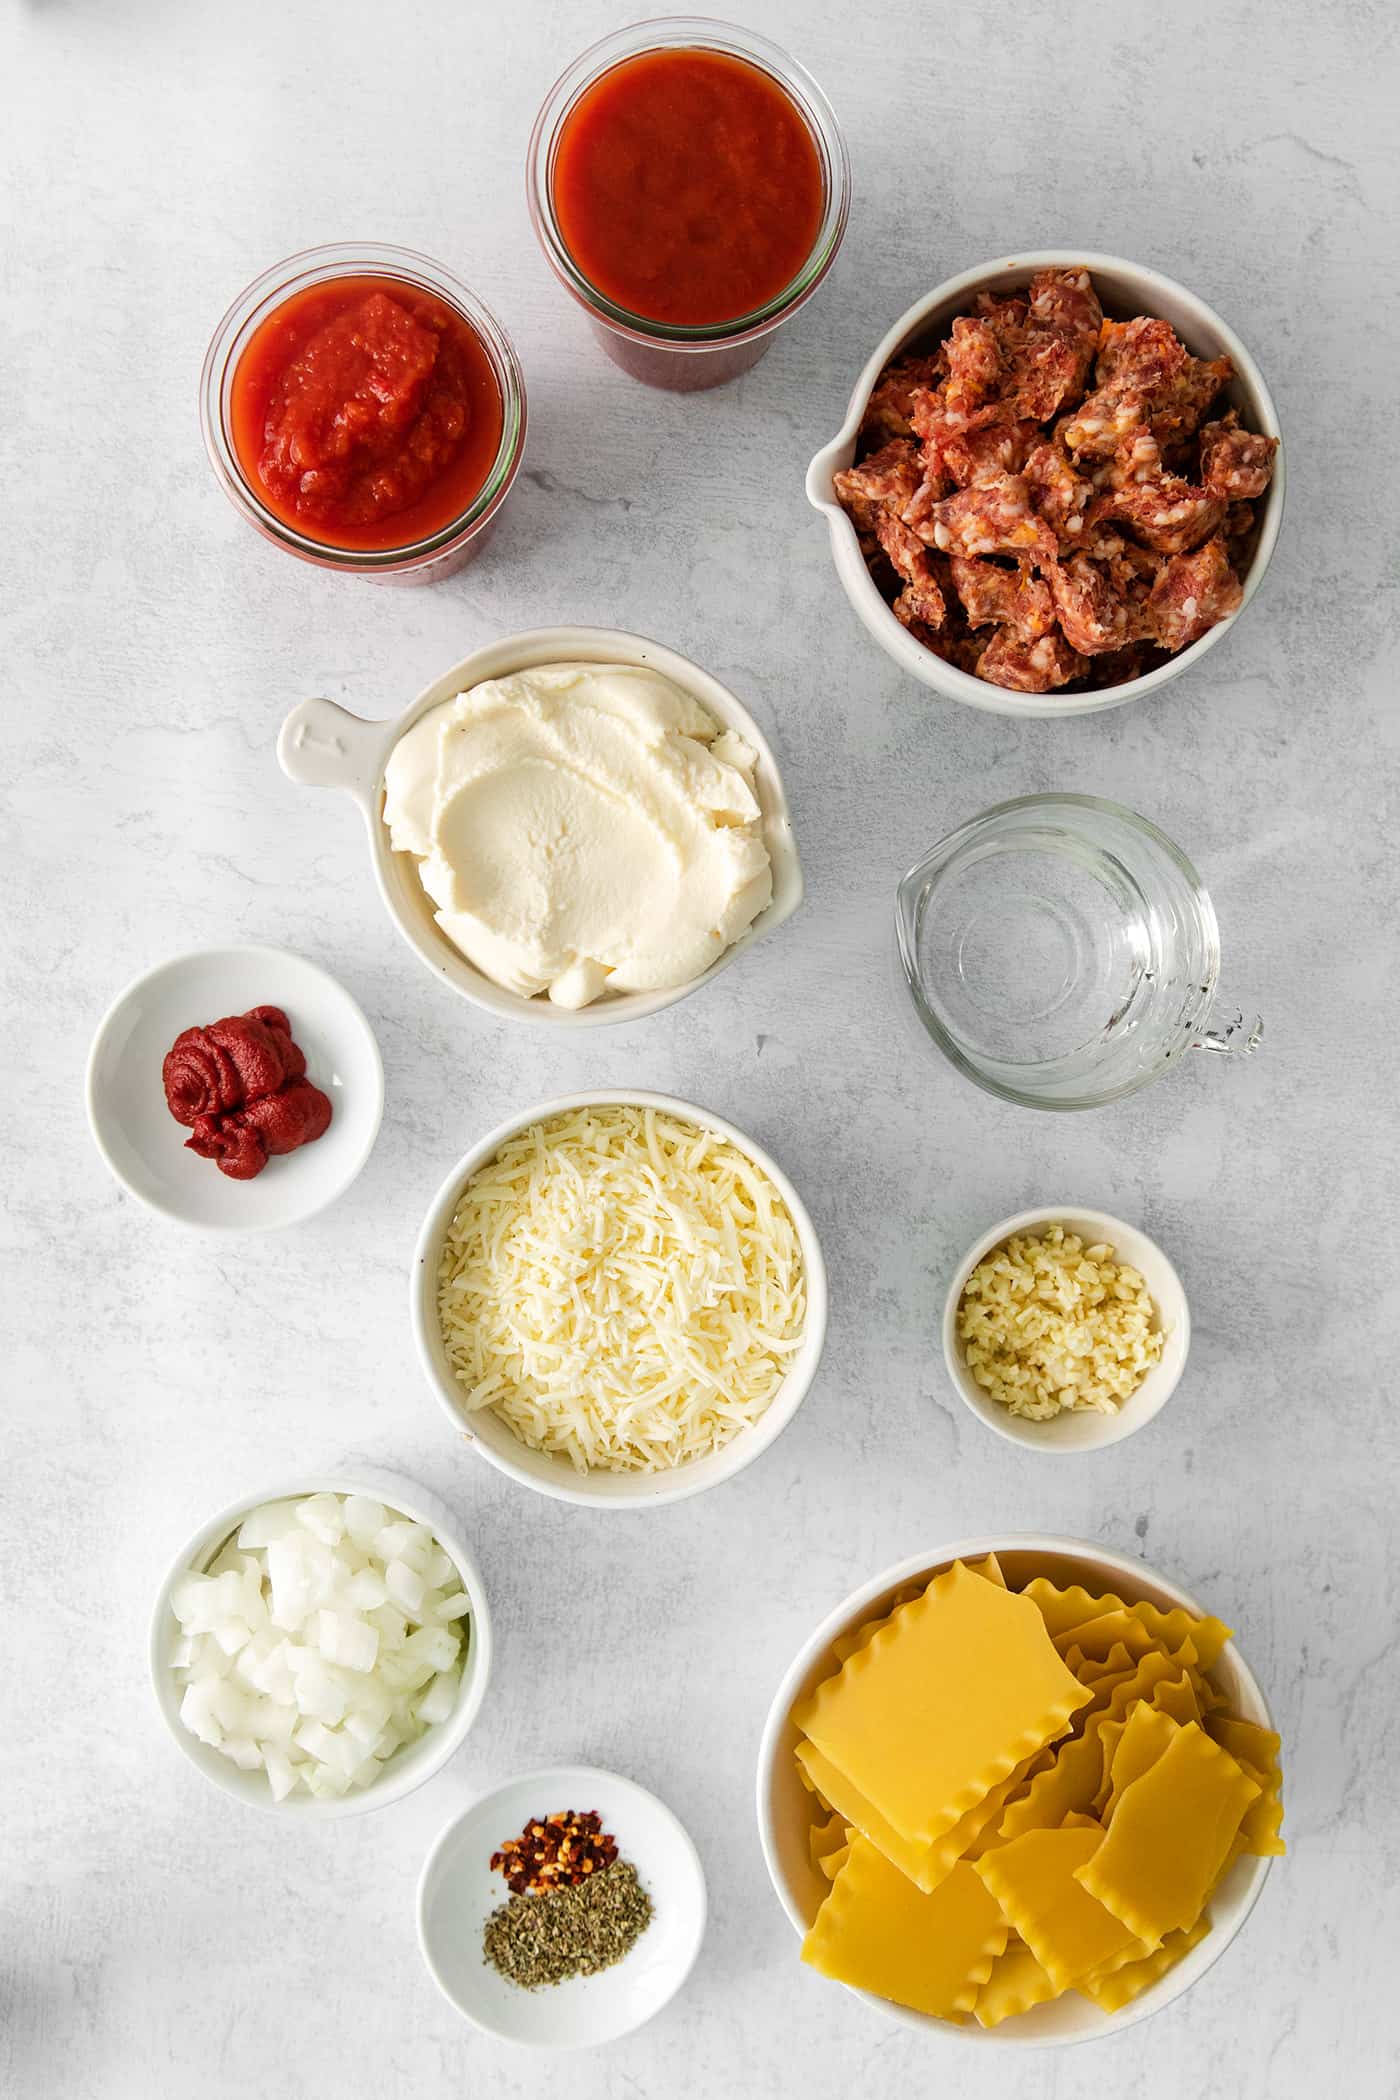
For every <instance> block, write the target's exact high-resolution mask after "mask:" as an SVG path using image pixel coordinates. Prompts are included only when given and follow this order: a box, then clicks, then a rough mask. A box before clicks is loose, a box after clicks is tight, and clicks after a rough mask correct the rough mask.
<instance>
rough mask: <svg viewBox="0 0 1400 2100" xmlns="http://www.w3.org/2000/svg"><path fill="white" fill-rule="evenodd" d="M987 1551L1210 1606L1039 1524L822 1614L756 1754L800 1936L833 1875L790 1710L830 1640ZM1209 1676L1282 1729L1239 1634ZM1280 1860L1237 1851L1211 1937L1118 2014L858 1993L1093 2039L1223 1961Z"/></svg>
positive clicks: (1126, 1594) (952, 1554) (813, 1681)
mask: <svg viewBox="0 0 1400 2100" xmlns="http://www.w3.org/2000/svg"><path fill="white" fill-rule="evenodd" d="M981 1553H995V1554H996V1555H997V1557H998V1558H999V1560H1000V1561H1001V1564H1002V1567H1003V1569H1004V1571H1005V1573H1006V1576H1007V1579H1008V1581H1009V1582H1010V1584H1011V1586H1012V1588H1013V1589H1015V1588H1019V1587H1020V1586H1021V1585H1022V1584H1023V1583H1025V1582H1027V1581H1029V1580H1030V1578H1031V1576H1032V1575H1048V1576H1049V1577H1050V1578H1051V1579H1052V1580H1053V1581H1056V1582H1060V1583H1065V1584H1068V1583H1071V1582H1082V1583H1083V1584H1084V1585H1085V1587H1086V1588H1088V1589H1091V1590H1095V1591H1098V1592H1103V1591H1105V1590H1112V1591H1114V1592H1115V1593H1116V1594H1117V1595H1119V1596H1121V1597H1123V1598H1124V1599H1125V1600H1126V1601H1127V1602H1128V1603H1130V1604H1131V1603H1137V1602H1139V1601H1140V1600H1142V1599H1144V1598H1145V1599H1147V1600H1148V1601H1150V1602H1151V1603H1153V1604H1158V1605H1160V1606H1162V1608H1163V1609H1164V1610H1171V1609H1173V1608H1174V1607H1176V1606H1178V1605H1179V1606H1181V1607H1183V1608H1184V1609H1185V1610H1186V1611H1189V1612H1191V1613H1193V1614H1194V1615H1195V1616H1196V1617H1198V1618H1199V1617H1203V1616H1204V1608H1203V1607H1202V1606H1201V1605H1200V1604H1198V1603H1197V1602H1196V1600H1195V1598H1194V1597H1192V1596H1191V1594H1190V1593H1189V1591H1187V1590H1183V1589H1182V1588H1180V1587H1179V1585H1178V1584H1176V1583H1174V1582H1171V1581H1169V1580H1168V1579H1167V1577H1166V1576H1165V1575H1159V1574H1158V1573H1157V1572H1156V1570H1155V1569H1153V1568H1149V1567H1147V1566H1146V1565H1145V1563H1144V1562H1142V1561H1139V1560H1132V1559H1130V1558H1129V1557H1128V1556H1127V1555H1126V1554H1123V1553H1112V1552H1110V1551H1108V1549H1107V1548H1105V1547H1103V1546H1096V1545H1095V1544H1093V1542H1092V1541H1091V1540H1089V1539H1073V1538H1055V1537H1052V1536H1050V1535H1048V1534H1047V1535H1041V1534H1039V1533H1035V1532H1020V1533H1010V1534H1005V1535H1003V1536H1001V1537H987V1538H971V1539H958V1540H956V1541H954V1542H953V1543H952V1544H951V1545H946V1546H936V1547H934V1548H933V1549H932V1550H931V1551H930V1552H927V1553H916V1554H914V1555H913V1556H912V1557H911V1558H910V1559H908V1560H903V1561H900V1562H899V1563H898V1564H897V1565H896V1566H895V1567H892V1568H886V1569H885V1571H884V1573H883V1574H880V1575H876V1576H874V1577H873V1578H872V1579H871V1580H870V1581H869V1582H867V1583H865V1584H863V1585H862V1587H861V1588H860V1589H858V1590H856V1591H854V1592H853V1593H852V1595H851V1596H849V1597H848V1598H847V1599H846V1601H845V1603H844V1604H840V1605H838V1606H837V1608H836V1610H835V1611H833V1612H832V1613H831V1614H830V1615H829V1616H828V1617H827V1618H825V1619H823V1621H822V1623H821V1625H820V1626H819V1627H818V1628H817V1630H816V1632H815V1633H814V1634H813V1635H812V1637H811V1639H810V1640H809V1641H806V1642H804V1644H803V1646H802V1648H801V1650H800V1651H799V1653H798V1654H797V1656H796V1657H795V1659H794V1661H793V1663H792V1665H791V1667H790V1668H789V1670H788V1672H787V1674H786V1676H785V1677H784V1678H783V1681H782V1683H781V1684H780V1685H779V1687H778V1693H777V1697H776V1698H775V1699H774V1701H773V1704H772V1706H771V1707H770V1709H769V1713H768V1719H767V1722H766V1723H765V1725H764V1730H763V1740H762V1742H761V1744H760V1746H759V1752H758V1830H759V1838H760V1841H761V1843H762V1846H763V1857H764V1860H765V1862H766V1863H767V1867H768V1873H769V1878H770V1879H771V1881H772V1883H773V1887H774V1888H775V1889H776V1890H777V1893H778V1900H779V1902H780V1903H781V1904H782V1906H783V1909H784V1910H785V1911H786V1912H787V1914H788V1917H789V1919H790V1920H791V1922H792V1925H793V1928H794V1930H795V1931H796V1932H798V1933H799V1934H805V1933H806V1931H807V1929H808V1927H809V1926H810V1925H811V1923H812V1920H813V1919H814V1918H815V1916H816V1914H817V1911H818V1909H819V1907H820V1905H821V1903H822V1901H823V1899H824V1898H825V1896H826V1894H827V1891H828V1889H829V1887H830V1884H829V1882H827V1880H826V1879H825V1877H824V1876H823V1875H822V1874H821V1873H820V1871H819V1870H818V1869H817V1868H816V1867H814V1866H813V1865H812V1861H811V1857H810V1853H809V1850H808V1839H807V1833H808V1829H809V1827H810V1824H811V1820H812V1797H811V1795H810V1794H809V1793H808V1792H807V1790H806V1788H805V1787H804V1786H803V1784H802V1782H801V1780H800V1779H799V1778H798V1776H797V1767H796V1760H795V1756H794V1752H795V1750H796V1746H797V1741H798V1733H797V1730H796V1729H795V1728H794V1726H793V1724H792V1720H791V1714H792V1709H793V1707H794V1706H795V1705H797V1703H798V1701H799V1700H801V1699H803V1698H805V1697H806V1696H807V1694H808V1693H809V1692H810V1691H811V1690H813V1688H814V1687H815V1686H816V1685H817V1684H818V1683H819V1682H820V1680H821V1679H822V1678H823V1677H825V1676H828V1675H829V1674H830V1672H831V1670H832V1668H833V1667H834V1663H833V1660H832V1657H831V1644H832V1642H833V1641H834V1640H836V1638H837V1637H838V1635H840V1634H842V1633H845V1632H847V1631H850V1630H852V1629H854V1628H855V1627H857V1626H859V1625H862V1624H863V1623H864V1621H865V1620H867V1619H869V1618H872V1617H874V1616H875V1615H876V1614H877V1613H879V1612H882V1611H885V1610H888V1609H890V1608H891V1606H892V1604H893V1600H894V1598H895V1595H896V1593H897V1592H898V1591H900V1590H902V1589H904V1588H905V1587H906V1586H907V1585H909V1584H911V1583H914V1582H918V1581H922V1580H924V1579H926V1578H927V1577H929V1576H932V1575H935V1574H937V1573H938V1571H939V1570H940V1569H941V1568H946V1567H948V1566H950V1565H951V1563H952V1562H953V1561H955V1560H966V1559H969V1558H971V1557H973V1556H975V1555H977V1554H981ZM1211 1676H1212V1677H1213V1678H1214V1680H1215V1682H1216V1683H1217V1684H1218V1685H1219V1686H1220V1688H1221V1690H1222V1691H1223V1692H1224V1693H1225V1695H1226V1697H1227V1698H1228V1699H1229V1701H1230V1703H1231V1705H1232V1707H1233V1708H1234V1710H1235V1711H1236V1712H1237V1713H1238V1714H1240V1715H1242V1716H1243V1718H1244V1719H1245V1720H1247V1721H1254V1722H1257V1723H1258V1725H1259V1726H1260V1727H1261V1728H1272V1726H1273V1720H1272V1717H1271V1715H1270V1713H1269V1708H1268V1703H1267V1701H1266V1700H1265V1698H1264V1694H1263V1693H1262V1692H1261V1691H1260V1689H1259V1686H1258V1684H1257V1683H1256V1681H1255V1678H1254V1675H1253V1672H1252V1671H1251V1670H1250V1668H1249V1665H1248V1664H1247V1663H1246V1661H1245V1659H1244V1657H1243V1656H1242V1655H1241V1654H1240V1652H1239V1649H1238V1648H1237V1647H1236V1646H1235V1644H1234V1642H1233V1641H1230V1642H1227V1644H1226V1646H1225V1648H1224V1650H1223V1652H1222V1654H1221V1657H1220V1660H1219V1662H1218V1663H1217V1664H1216V1666H1215V1668H1214V1669H1213V1670H1212V1672H1211ZM1271 1865H1272V1861H1271V1860H1269V1859H1256V1858H1254V1857H1253V1856H1250V1855H1247V1856H1246V1857H1244V1858H1242V1859H1239V1860H1237V1861H1236V1863H1235V1865H1234V1866H1233V1867H1232V1868H1231V1870H1230V1872H1229V1873H1228V1874H1227V1875H1226V1877H1225V1879H1224V1880H1223V1881H1222V1882H1221V1884H1220V1886H1219V1888H1218V1889H1217V1890H1216V1892H1215V1894H1214V1895H1213V1896H1212V1897H1211V1901H1210V1914H1211V1920H1212V1924H1211V1930H1210V1931H1209V1932H1208V1933H1207V1934H1206V1936H1205V1938H1204V1939H1203V1940H1202V1941H1201V1942H1200V1943H1199V1945H1198V1946H1196V1947H1193V1948H1192V1950H1191V1952H1190V1953H1189V1954H1187V1955H1186V1956H1185V1957H1184V1958H1183V1959H1182V1960H1181V1961H1179V1962H1178V1963H1177V1965H1176V1967H1175V1968H1174V1969H1171V1970H1169V1971H1168V1973H1167V1974H1166V1975H1165V1976H1164V1977H1162V1978H1161V1979H1160V1981H1159V1982H1157V1983H1155V1984H1153V1985H1152V1986H1151V1987H1150V1988H1149V1989H1148V1990H1145V1991H1144V1992H1143V1993H1142V1995H1141V1996H1140V1997H1138V1998H1135V1999H1134V2000H1133V2001H1132V2003H1131V2004H1130V2005H1125V2006H1123V2007H1122V2008H1121V2010H1120V2011H1118V2012H1115V2013H1105V2012H1100V2010H1099V2008H1098V2007H1097V2006H1096V2005H1093V2004H1091V2003H1090V2001H1089V2000H1088V1999H1087V1998H1081V1997H1080V1996H1079V1995H1078V1993H1077V1992H1074V1991H1069V1992H1067V1993H1066V1994H1065V1996H1064V1997H1062V1998H1057V1999H1056V2000H1054V2002H1053V2003H1052V2004H1050V2005H1040V2006H1037V2007H1035V2009H1034V2010H1033V2011H1031V2012H1026V2013H1020V2014H1018V2015H1017V2016H1016V2017H1015V2018H1014V2019H1010V2020H1005V2021H1003V2022H1002V2024H1001V2026H999V2027H993V2028H990V2029H984V2028H981V2027H978V2026H977V2025H976V2023H975V2022H972V2021H969V2023H968V2024H967V2025H966V2026H964V2027H958V2026H954V2025H953V2024H952V2023H951V2022H949V2021H946V2020H939V2019H935V2018H934V2017H933V2015H932V2014H929V2013H919V2012H911V2011H910V2010H909V2009H908V2007H906V2006H902V2005H893V2004H891V2003H890V2001H889V2000H888V1999H886V1998H877V1997H875V1996H874V1995H873V1994H872V1993H871V1992H869V1991H859V1990H858V1991H854V1992H853V1993H852V1995H853V1996H855V1997H857V1998H862V1999H864V2000H865V2002H866V2003H867V2004H868V2005H870V2006H872V2007H874V2008H875V2010H876V2011H878V2012H881V2013H883V2014H884V2015H885V2016H886V2018H888V2019H891V2020H897V2021H898V2022H899V2023H900V2025H901V2026H903V2027H914V2028H917V2029H918V2030H919V2031H920V2032H921V2033H923V2034H925V2035H927V2036H928V2037H929V2038H930V2039H931V2040H940V2041H946V2042H950V2043H955V2044H959V2045H967V2044H971V2045H973V2046H975V2047H977V2048H984V2047H992V2046H996V2045H1000V2046H1002V2047H1007V2046H1009V2047H1012V2048H1015V2047H1017V2046H1020V2047H1024V2048H1033V2049H1044V2048H1051V2047H1055V2046H1057V2045H1059V2044H1063V2043H1067V2042H1088V2041H1095V2040H1097V2039H1099V2038H1100V2037H1101V2036H1103V2035H1107V2034H1117V2033H1118V2032H1120V2031H1121V2029H1123V2028H1125V2027H1131V2026H1133V2025H1134V2024H1135V2023H1136V2022H1137V2021H1138V2020H1145V2019H1147V2017H1148V2016H1149V2014H1151V2013H1154V2012H1160V2011H1161V2009H1162V2007H1163V2006H1164V2005H1170V2004H1171V2002H1172V2000H1173V1999H1174V1998H1179V1997H1180V1996H1181V1994H1182V1992H1183V1991H1186V1990H1189V1989H1190V1987H1191V1985H1192V1984H1193V1983H1195V1981H1196V1980H1197V1978H1198V1977H1200V1976H1204V1974H1205V1972H1206V1970H1207V1969H1209V1968H1213V1967H1214V1965H1215V1963H1216V1962H1217V1961H1219V1959H1220V1957H1221V1955H1222V1954H1223V1953H1224V1952H1225V1950H1226V1948H1227V1947H1228V1946H1229V1944H1230V1942H1231V1940H1233V1938H1234V1937H1235V1934H1236V1933H1237V1932H1238V1931H1239V1930H1240V1927H1241V1926H1242V1925H1243V1924H1244V1921H1245V1919H1246V1918H1247V1917H1248V1916H1249V1914H1250V1912H1251V1911H1252V1910H1253V1908H1254V1906H1255V1904H1256V1903H1257V1902H1258V1900H1259V1896H1260V1893H1261V1891H1262V1889H1263V1886H1264V1882H1265V1879H1266V1877H1267V1875H1268V1872H1269V1868H1270V1866H1271Z"/></svg>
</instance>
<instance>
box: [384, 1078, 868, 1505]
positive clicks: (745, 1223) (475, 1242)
mask: <svg viewBox="0 0 1400 2100" xmlns="http://www.w3.org/2000/svg"><path fill="white" fill-rule="evenodd" d="M411 1304H412V1318H413V1329H414V1336H415V1340H416V1342H417V1346H418V1353H419V1357H420V1359H421V1361H422V1364H423V1368H424V1371H425V1372H426V1374H427V1377H428V1382H429V1384H430V1385H431V1386H432V1388H433V1390H434V1392H435V1393H436V1394H437V1396H438V1398H439V1400H440V1401H441V1402H442V1405H443V1407H444V1408H445V1409H446V1411H447V1414H448V1416H449V1418H450V1420H451V1421H452V1423H453V1425H454V1427H455V1428H456V1429H457V1431H458V1432H459V1434H462V1435H465V1436H466V1437H468V1438H469V1439H470V1441H471V1442H472V1443H473V1444H474V1445H475V1446H476V1448H477V1449H478V1450H479V1451H480V1452H481V1454H482V1456H483V1457H485V1458H486V1459H488V1460H489V1461H490V1462H491V1464H493V1465H495V1466H497V1467H498V1468H499V1469H500V1470H501V1471H502V1472H503V1473H507V1474H509V1475H510V1476H511V1478H512V1479H514V1480H518V1481H520V1482H522V1483H523V1484H524V1485H525V1486H527V1487H532V1488H534V1489H536V1490H537V1491H538V1492H540V1493H541V1494H546V1495H551V1496H554V1497H555V1498H556V1499H558V1500H560V1501H565V1502H582V1503H588V1504H590V1505H598V1504H605V1505H612V1506H615V1507H630V1508H635V1507H638V1506H641V1505H644V1506H647V1507H654V1506H656V1505H657V1504H660V1503H663V1502H676V1501H679V1500H681V1499H682V1498H683V1497H685V1496H687V1495H696V1494H700V1493H701V1492H702V1491H703V1490H704V1489H705V1488H709V1487H715V1486H717V1485H718V1484H719V1482H720V1481H722V1480H728V1479H730V1478H731V1477H732V1476H733V1475H734V1474H735V1473H738V1472H740V1471H741V1470H742V1469H743V1468H744V1467H745V1466H747V1465H750V1464H751V1463H752V1462H753V1460H754V1459H756V1458H757V1457H758V1456H759V1455H760V1453H761V1452H763V1451H765V1450H766V1449H767V1448H768V1446H769V1445H770V1444H771V1443H772V1442H773V1441H774V1440H775V1438H776V1437H777V1436H778V1435H779V1434H780V1433H781V1432H782V1430H783V1429H784V1428H785V1427H786V1426H787V1424H788V1423H789V1422H790V1421H791V1420H792V1417H793V1415H794V1414H795V1413H796V1411H797V1409H798V1407H799V1406H800V1404H801V1402H802V1400H803V1398H804V1396H805V1394H806V1392H807V1389H808V1387H809V1386H810V1384H811V1382H812V1379H813V1377H814V1376H815V1374H816V1370H817V1365H818V1362H819V1361H820V1358H821V1351H822V1343H823V1340H824V1338H825V1333H826V1272H825V1268H824V1265H823V1262H822V1255H821V1248H820V1246H819V1245H818V1242H817V1236H816V1233H815V1231H814V1229H813V1226H812V1221H811V1219H810V1217H809V1216H808V1214H807V1210H806V1207H805V1205H804V1204H803V1202H802V1199H801V1198H800V1196H799V1195H798V1193H797V1191H796V1189H795V1188H794V1187H793V1186H792V1183H791V1182H790V1181H789V1180H788V1178H787V1176H786V1175H785V1174H784V1173H783V1171H782V1169H781V1168H780V1167H779V1166H778V1165H777V1164H776V1163H775V1162H774V1161H773V1160H772V1159H770V1158H769V1156H768V1155H767V1154H766V1153H765V1152H763V1151H762V1150H760V1148H759V1147H758V1146H757V1145H755V1144H754V1142H753V1140H752V1139H751V1138H748V1137H746V1136H745V1135H744V1134H743V1133H742V1132H741V1131H739V1130H737V1129H735V1127H734V1126H733V1125H732V1124H730V1123H727V1122H725V1121H724V1120H723V1118H721V1117H719V1116H715V1115H712V1114H711V1113H710V1112H709V1110H707V1109H703V1108H697V1107H695V1106H694V1105H693V1104H692V1103H690V1102H686V1101H679V1100H676V1099H674V1098H673V1097H672V1096H670V1095H666V1094H650V1093H617V1094H575V1095H569V1096H566V1097H563V1098H561V1099H559V1100H556V1101H548V1102H545V1103H543V1104H542V1105H541V1106H540V1107H538V1108H534V1109H531V1110H529V1111H527V1112H526V1113H525V1114H524V1115H521V1116H517V1117H513V1118H512V1119H511V1120H510V1121H509V1122H507V1123H503V1124H501V1125H500V1126H499V1127H498V1128H497V1129H495V1130H493V1131H491V1132H489V1133H488V1134H487V1136H485V1137H484V1138H483V1139H482V1140H481V1142H480V1143H479V1144H478V1145H475V1146H474V1147H473V1148H472V1150H471V1151H470V1152H468V1153H467V1154H466V1156H465V1157H464V1158H463V1159H461V1160H459V1161H458V1163H457V1165H456V1166H455V1167H454V1168H453V1169H452V1172H451V1173H450V1174H449V1175H448V1176H447V1178H446V1180H445V1181H444V1182H443V1184H442V1187H441V1188H440V1189H439V1191H438V1193H437V1195H436V1197H435V1198H434V1200H433V1203H432V1206H431V1208H430V1209H429V1212H428V1215H427V1218H426V1219H425V1221H424V1224H423V1229H422V1232H421V1234H420V1235H419V1240H418V1246H417V1250H416V1252H415V1255H414V1261H413V1270H412V1277H411Z"/></svg>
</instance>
